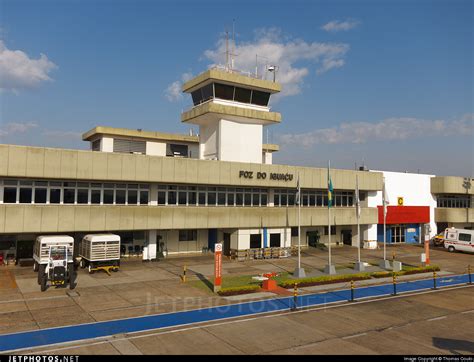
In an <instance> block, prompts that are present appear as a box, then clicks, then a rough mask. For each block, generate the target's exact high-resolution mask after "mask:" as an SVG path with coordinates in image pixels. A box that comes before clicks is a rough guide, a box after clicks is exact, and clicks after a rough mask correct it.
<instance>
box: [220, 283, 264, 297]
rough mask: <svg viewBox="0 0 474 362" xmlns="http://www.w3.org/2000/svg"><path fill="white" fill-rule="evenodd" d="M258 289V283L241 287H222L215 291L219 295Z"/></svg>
mask: <svg viewBox="0 0 474 362" xmlns="http://www.w3.org/2000/svg"><path fill="white" fill-rule="evenodd" d="M258 290H260V286H258V285H246V286H243V287H233V288H223V289H221V290H219V291H218V292H217V294H219V295H220V296H230V295H239V294H247V293H255V292H257V291H258Z"/></svg>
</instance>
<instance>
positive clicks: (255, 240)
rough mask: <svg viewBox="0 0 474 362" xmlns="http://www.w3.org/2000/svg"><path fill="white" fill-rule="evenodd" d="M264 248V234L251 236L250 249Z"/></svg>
mask: <svg viewBox="0 0 474 362" xmlns="http://www.w3.org/2000/svg"><path fill="white" fill-rule="evenodd" d="M261 247H262V234H251V235H250V249H258V248H261Z"/></svg>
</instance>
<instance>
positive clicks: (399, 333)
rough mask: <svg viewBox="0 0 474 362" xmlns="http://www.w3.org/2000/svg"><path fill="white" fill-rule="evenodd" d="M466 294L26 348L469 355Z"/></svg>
mask: <svg viewBox="0 0 474 362" xmlns="http://www.w3.org/2000/svg"><path fill="white" fill-rule="evenodd" d="M473 292H474V288H473V287H466V286H464V287H453V288H452V289H445V290H438V291H425V292H422V293H417V294H416V295H407V294H405V295H398V296H396V297H385V298H381V299H378V300H373V299H372V300H364V301H358V302H354V303H347V304H343V305H332V306H323V307H317V309H312V310H301V311H297V312H282V313H280V314H273V315H265V316H254V317H249V318H245V319H240V320H229V321H221V322H218V323H213V324H211V325H204V326H203V325H200V326H192V327H184V328H179V329H171V330H164V331H153V332H146V333H141V334H133V335H121V336H114V337H112V338H107V339H103V340H99V341H95V342H90V341H88V342H80V343H75V344H74V345H69V346H60V347H51V346H50V347H43V348H41V349H36V350H34V351H33V350H32V351H30V352H33V353H41V354H68V355H77V354H416V355H428V354H429V355H439V354H474V340H473V336H472V331H473V330H474V309H473V300H474V293H473ZM25 352H26V351H25ZM25 352H23V353H25Z"/></svg>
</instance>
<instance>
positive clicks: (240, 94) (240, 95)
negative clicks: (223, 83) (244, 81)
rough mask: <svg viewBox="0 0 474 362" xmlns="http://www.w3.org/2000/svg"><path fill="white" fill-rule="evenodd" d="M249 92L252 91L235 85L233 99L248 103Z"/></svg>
mask: <svg viewBox="0 0 474 362" xmlns="http://www.w3.org/2000/svg"><path fill="white" fill-rule="evenodd" d="M251 94H252V91H251V90H250V89H245V88H239V87H235V97H234V100H235V101H236V102H241V103H250V96H251Z"/></svg>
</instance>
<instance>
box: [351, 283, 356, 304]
mask: <svg viewBox="0 0 474 362" xmlns="http://www.w3.org/2000/svg"><path fill="white" fill-rule="evenodd" d="M354 289H355V286H354V280H353V279H351V302H353V301H354Z"/></svg>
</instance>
